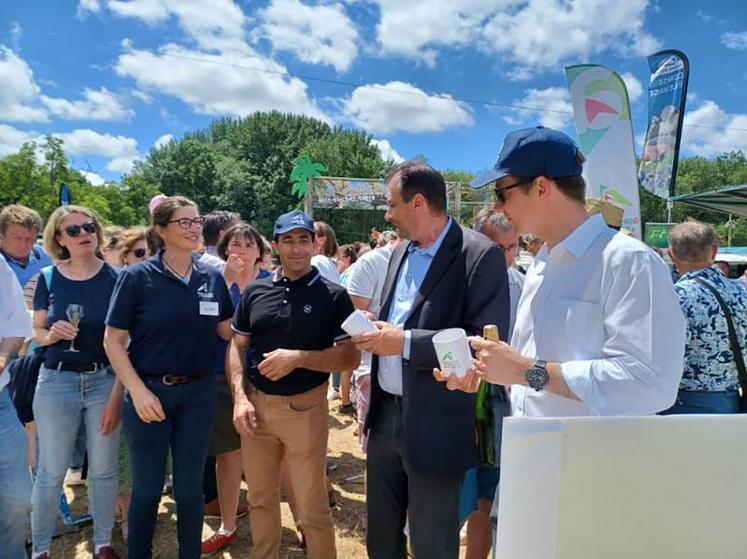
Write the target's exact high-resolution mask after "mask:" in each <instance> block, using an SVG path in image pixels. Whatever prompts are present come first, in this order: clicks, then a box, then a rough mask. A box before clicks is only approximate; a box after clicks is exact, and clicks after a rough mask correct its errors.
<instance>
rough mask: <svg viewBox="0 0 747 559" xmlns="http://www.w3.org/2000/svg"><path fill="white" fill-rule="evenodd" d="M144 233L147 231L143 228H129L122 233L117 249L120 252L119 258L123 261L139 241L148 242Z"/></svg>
mask: <svg viewBox="0 0 747 559" xmlns="http://www.w3.org/2000/svg"><path fill="white" fill-rule="evenodd" d="M146 233H147V229H146V228H145V227H131V228H130V229H125V230H124V231H122V234H121V235H120V236H119V245H118V248H119V249H120V250H121V251H122V253H121V256H122V259H123V260H124V258H125V257H126V256H127V255H128V254H130V253H131V252H132V250H133V249H134V248H135V245H136V244H138V243H139V242H140V241H146V242H147V241H148V239H147V236H146ZM148 252H150V251H148Z"/></svg>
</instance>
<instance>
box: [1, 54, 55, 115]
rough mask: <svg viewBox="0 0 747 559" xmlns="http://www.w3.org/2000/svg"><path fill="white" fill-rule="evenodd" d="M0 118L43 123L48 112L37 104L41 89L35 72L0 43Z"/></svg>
mask: <svg viewBox="0 0 747 559" xmlns="http://www.w3.org/2000/svg"><path fill="white" fill-rule="evenodd" d="M0 84H2V86H1V87H0V120H5V121H10V122H46V121H47V120H48V119H47V114H46V111H44V109H42V108H41V107H39V106H37V98H38V96H39V93H40V92H41V90H40V89H39V86H38V85H37V84H36V81H35V80H34V72H33V71H32V70H31V68H30V67H29V65H28V64H26V62H25V61H24V60H22V59H21V58H19V57H18V56H17V55H16V53H15V52H13V51H12V50H10V49H9V48H7V47H5V46H3V45H0Z"/></svg>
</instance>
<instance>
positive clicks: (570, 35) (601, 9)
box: [482, 0, 658, 69]
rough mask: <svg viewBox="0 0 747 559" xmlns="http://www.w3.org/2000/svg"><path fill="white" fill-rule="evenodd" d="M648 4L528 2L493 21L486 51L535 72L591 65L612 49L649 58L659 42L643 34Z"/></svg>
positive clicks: (637, 0)
mask: <svg viewBox="0 0 747 559" xmlns="http://www.w3.org/2000/svg"><path fill="white" fill-rule="evenodd" d="M647 4H648V2H647V0H629V1H627V2H615V1H614V0H613V1H610V0H584V1H583V2H581V1H577V2H568V1H566V0H528V1H526V2H521V5H520V6H517V7H516V9H514V10H511V11H502V12H499V13H496V14H495V15H493V16H492V17H491V18H490V21H488V23H487V24H486V25H485V26H484V28H483V41H482V48H483V49H484V50H485V51H487V52H491V53H496V54H504V55H505V56H506V58H507V59H508V60H509V61H511V62H515V63H518V64H521V65H523V66H528V67H532V68H535V69H549V68H553V67H557V66H558V65H560V64H562V63H563V62H564V61H567V60H569V59H574V60H587V59H589V58H590V56H591V55H593V54H597V53H600V52H603V51H605V50H608V49H615V50H619V51H624V52H631V53H634V54H638V55H644V54H650V53H651V52H652V51H653V50H655V49H656V47H657V46H658V41H657V40H656V39H655V38H654V37H652V36H651V35H649V34H648V33H646V32H645V31H644V30H643V23H644V19H645V12H646V7H647ZM560 33H562V40H559V36H558V35H559V34H560Z"/></svg>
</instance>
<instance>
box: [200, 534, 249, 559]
mask: <svg viewBox="0 0 747 559" xmlns="http://www.w3.org/2000/svg"><path fill="white" fill-rule="evenodd" d="M238 535H239V533H238V530H234V531H233V533H231V534H221V533H220V532H216V533H215V534H213V535H212V536H210V537H209V538H208V539H206V540H205V541H204V542H202V548H201V550H200V552H201V553H202V556H203V557H207V556H209V555H212V554H213V553H217V552H218V551H220V550H221V549H223V548H224V547H228V546H229V545H231V544H232V543H233V542H234V541H236V538H237V537H238Z"/></svg>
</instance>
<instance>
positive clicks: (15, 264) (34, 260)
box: [3, 245, 52, 287]
mask: <svg viewBox="0 0 747 559" xmlns="http://www.w3.org/2000/svg"><path fill="white" fill-rule="evenodd" d="M3 256H5V260H6V261H7V262H8V266H10V269H11V270H13V273H15V275H16V277H17V278H18V283H20V284H21V287H25V286H26V284H27V283H28V282H29V280H30V279H31V278H33V277H34V276H36V274H38V273H39V272H40V271H41V269H42V268H44V267H45V266H51V265H52V260H51V259H50V258H49V256H47V253H46V252H44V249H42V247H40V246H39V245H34V246H33V247H32V248H31V252H30V253H29V260H28V262H27V263H26V264H25V265H24V264H21V263H20V262H19V261H18V260H15V259H13V258H12V257H11V256H9V255H7V254H5V253H3Z"/></svg>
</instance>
